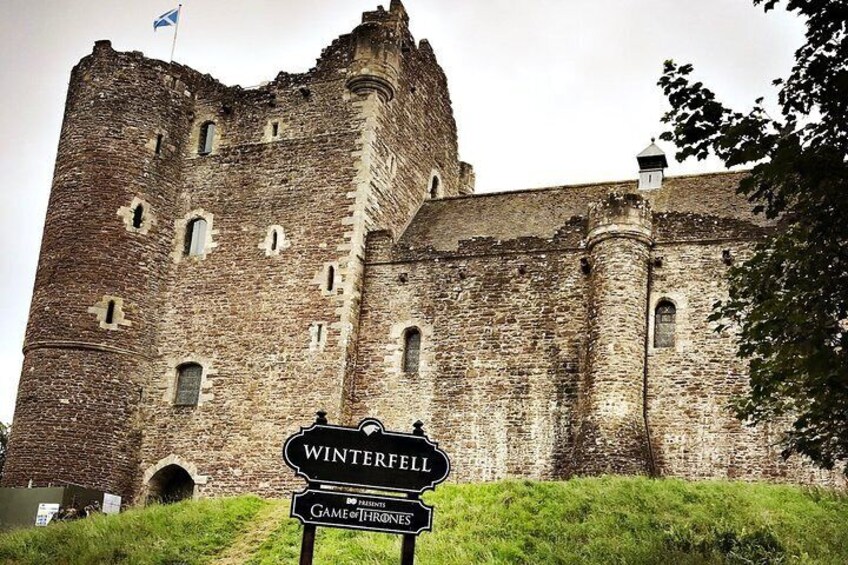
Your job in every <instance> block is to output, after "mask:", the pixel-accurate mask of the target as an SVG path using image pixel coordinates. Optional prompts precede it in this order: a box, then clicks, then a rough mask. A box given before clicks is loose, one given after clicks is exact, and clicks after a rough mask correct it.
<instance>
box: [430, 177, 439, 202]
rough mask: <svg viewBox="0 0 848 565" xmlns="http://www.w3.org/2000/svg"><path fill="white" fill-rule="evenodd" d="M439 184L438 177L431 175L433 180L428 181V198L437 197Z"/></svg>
mask: <svg viewBox="0 0 848 565" xmlns="http://www.w3.org/2000/svg"><path fill="white" fill-rule="evenodd" d="M440 184H441V183H440V182H439V177H438V176H437V175H433V178H432V179H431V180H430V198H438V197H439V188H440Z"/></svg>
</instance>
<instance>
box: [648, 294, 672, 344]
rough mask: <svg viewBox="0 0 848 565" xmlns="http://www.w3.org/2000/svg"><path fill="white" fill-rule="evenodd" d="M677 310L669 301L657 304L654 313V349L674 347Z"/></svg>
mask: <svg viewBox="0 0 848 565" xmlns="http://www.w3.org/2000/svg"><path fill="white" fill-rule="evenodd" d="M676 318H677V308H675V306H674V304H672V303H671V302H669V301H668V300H663V301H662V302H660V303H659V304H657V309H656V311H655V312H654V347H674V331H675V325H676V323H677V322H676Z"/></svg>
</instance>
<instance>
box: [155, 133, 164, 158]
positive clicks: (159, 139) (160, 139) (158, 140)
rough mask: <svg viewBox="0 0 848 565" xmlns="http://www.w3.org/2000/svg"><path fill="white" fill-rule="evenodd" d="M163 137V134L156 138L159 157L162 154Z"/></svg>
mask: <svg viewBox="0 0 848 565" xmlns="http://www.w3.org/2000/svg"><path fill="white" fill-rule="evenodd" d="M164 137H165V136H163V135H162V134H161V133H160V134H158V135H157V136H156V154H157V155H159V154H160V153H161V152H162V139H163V138H164Z"/></svg>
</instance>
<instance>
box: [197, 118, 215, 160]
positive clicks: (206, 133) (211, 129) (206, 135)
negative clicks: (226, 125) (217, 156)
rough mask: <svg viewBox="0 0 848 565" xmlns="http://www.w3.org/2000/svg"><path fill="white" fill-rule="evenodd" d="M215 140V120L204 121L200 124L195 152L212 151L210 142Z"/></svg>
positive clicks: (202, 153)
mask: <svg viewBox="0 0 848 565" xmlns="http://www.w3.org/2000/svg"><path fill="white" fill-rule="evenodd" d="M214 140H215V122H206V123H204V124H203V125H202V126H200V142H199V145H198V147H197V152H198V153H199V154H201V155H208V154H209V153H212V142H213V141H214Z"/></svg>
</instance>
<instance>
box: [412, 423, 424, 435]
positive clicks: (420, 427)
mask: <svg viewBox="0 0 848 565" xmlns="http://www.w3.org/2000/svg"><path fill="white" fill-rule="evenodd" d="M412 435H414V436H423V435H424V422H422V421H421V420H418V421H417V422H415V423H414V424H412Z"/></svg>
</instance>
